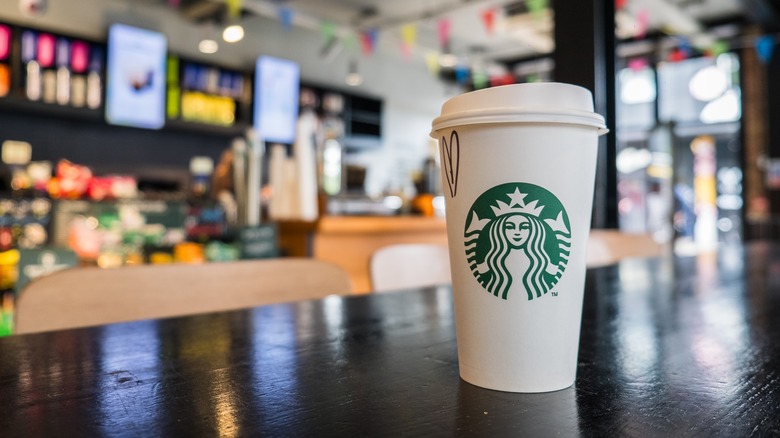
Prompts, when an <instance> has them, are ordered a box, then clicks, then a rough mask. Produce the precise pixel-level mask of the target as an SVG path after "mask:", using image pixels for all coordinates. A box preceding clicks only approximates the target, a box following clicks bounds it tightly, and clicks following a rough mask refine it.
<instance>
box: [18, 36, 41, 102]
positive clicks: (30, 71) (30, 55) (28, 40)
mask: <svg viewBox="0 0 780 438" xmlns="http://www.w3.org/2000/svg"><path fill="white" fill-rule="evenodd" d="M37 40H38V37H37V35H36V34H35V32H33V31H31V30H26V31H24V32H22V63H23V64H24V69H25V72H26V76H25V83H24V90H25V95H26V96H27V99H29V100H33V101H37V100H40V99H41V66H40V64H38V61H37V57H36V52H37V45H38V44H37Z"/></svg>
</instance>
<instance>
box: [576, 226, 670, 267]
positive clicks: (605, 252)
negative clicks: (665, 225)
mask: <svg viewBox="0 0 780 438" xmlns="http://www.w3.org/2000/svg"><path fill="white" fill-rule="evenodd" d="M663 251H664V247H663V246H662V245H661V244H659V243H658V242H656V241H655V240H653V238H652V236H650V235H649V234H633V233H625V232H621V231H618V230H602V229H598V230H591V231H590V237H589V239H588V252H587V256H586V258H585V260H586V262H585V263H586V264H587V266H588V267H589V268H592V267H598V266H606V265H610V264H613V263H617V262H618V261H620V260H621V259H624V258H627V257H654V256H658V255H661V254H662V253H663Z"/></svg>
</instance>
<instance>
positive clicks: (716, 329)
mask: <svg viewBox="0 0 780 438" xmlns="http://www.w3.org/2000/svg"><path fill="white" fill-rule="evenodd" d="M779 316H780V245H768V244H754V245H750V246H748V247H745V248H742V247H737V248H722V249H721V250H720V251H719V253H718V254H717V255H703V256H698V257H688V258H661V259H653V260H627V261H624V262H622V263H621V264H619V265H616V266H609V267H605V268H600V269H594V270H590V271H589V272H588V275H587V285H586V292H585V304H584V309H583V326H582V337H581V344H580V354H579V367H578V377H577V381H576V384H575V385H574V386H573V387H571V388H568V389H565V390H562V391H557V392H552V393H545V394H513V393H505V392H498V391H491V390H486V389H481V388H478V387H475V386H472V385H470V384H468V383H465V382H463V381H462V380H460V379H459V377H458V363H457V352H456V344H455V332H454V320H453V316H452V300H451V293H450V290H449V288H446V287H440V288H428V289H421V290H412V291H403V292H398V293H388V294H376V295H368V296H358V297H350V298H339V297H330V298H327V299H325V300H321V301H309V302H299V303H292V304H282V305H272V306H265V307H258V308H254V309H249V310H242V311H234V312H226V313H218V314H209V315H199V316H192V317H186V318H176V319H166V320H153V321H142V322H136V323H125V324H115V325H109V326H103V327H97V328H88V329H78V330H67V331H61V332H52V333H42V334H33V335H25V336H12V337H8V338H0V400H1V401H2V402H0V410H2V413H1V414H0V435H1V436H7V437H28V436H67V435H73V436H101V435H110V436H161V435H185V436H215V435H221V436H257V435H265V434H267V435H273V436H315V435H316V436H327V435H339V436H366V435H369V436H399V435H411V436H451V435H466V436H473V435H487V434H490V435H491V436H553V435H555V436H577V435H587V436H616V435H617V436H640V437H653V436H659V437H666V436H713V435H721V436H740V437H747V436H765V435H776V434H780V415H778V414H779V413H780V348H779V347H778V346H779V345H780V317H779Z"/></svg>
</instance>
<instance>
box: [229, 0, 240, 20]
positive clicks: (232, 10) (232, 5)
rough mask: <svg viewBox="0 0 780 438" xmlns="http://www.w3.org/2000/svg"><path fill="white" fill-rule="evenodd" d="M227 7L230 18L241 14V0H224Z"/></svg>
mask: <svg viewBox="0 0 780 438" xmlns="http://www.w3.org/2000/svg"><path fill="white" fill-rule="evenodd" d="M225 3H226V4H227V9H228V15H230V16H231V17H232V18H237V17H239V16H241V4H242V3H243V0H225Z"/></svg>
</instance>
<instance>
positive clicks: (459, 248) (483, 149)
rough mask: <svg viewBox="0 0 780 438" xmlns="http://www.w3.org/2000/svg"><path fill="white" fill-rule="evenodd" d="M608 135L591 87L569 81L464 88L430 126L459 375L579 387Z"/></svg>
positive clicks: (531, 388) (525, 387)
mask: <svg viewBox="0 0 780 438" xmlns="http://www.w3.org/2000/svg"><path fill="white" fill-rule="evenodd" d="M606 132H607V129H606V126H605V124H604V118H603V117H602V116H600V115H598V114H596V113H594V112H593V100H592V96H591V94H590V92H589V91H588V90H587V89H585V88H581V87H578V86H574V85H569V84H561V83H534V84H519V85H507V86H501V87H495V88H489V89H484V90H479V91H474V92H471V93H466V94H463V95H460V96H457V97H454V98H452V99H450V100H448V101H447V102H445V103H444V105H443V106H442V111H441V115H440V116H439V117H437V118H436V119H435V120H434V121H433V131H432V132H431V136H432V137H433V138H435V139H437V140H438V141H439V149H440V154H441V163H442V171H441V173H442V187H443V191H444V195H445V201H446V220H447V235H448V240H449V250H450V263H451V268H452V288H453V294H454V302H455V323H456V331H457V340H458V359H459V367H460V376H461V378H463V380H465V381H467V382H469V383H472V384H474V385H477V386H481V387H484V388H490V389H496V390H501V391H511V392H547V391H555V390H559V389H563V388H567V387H569V386H571V385H572V384H573V383H574V379H575V376H576V371H577V353H578V347H579V335H580V321H581V318H582V298H583V290H584V282H585V252H586V245H587V240H588V232H589V230H590V219H591V207H592V203H593V187H594V182H595V173H596V156H597V149H598V136H599V135H601V134H604V133H606Z"/></svg>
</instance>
